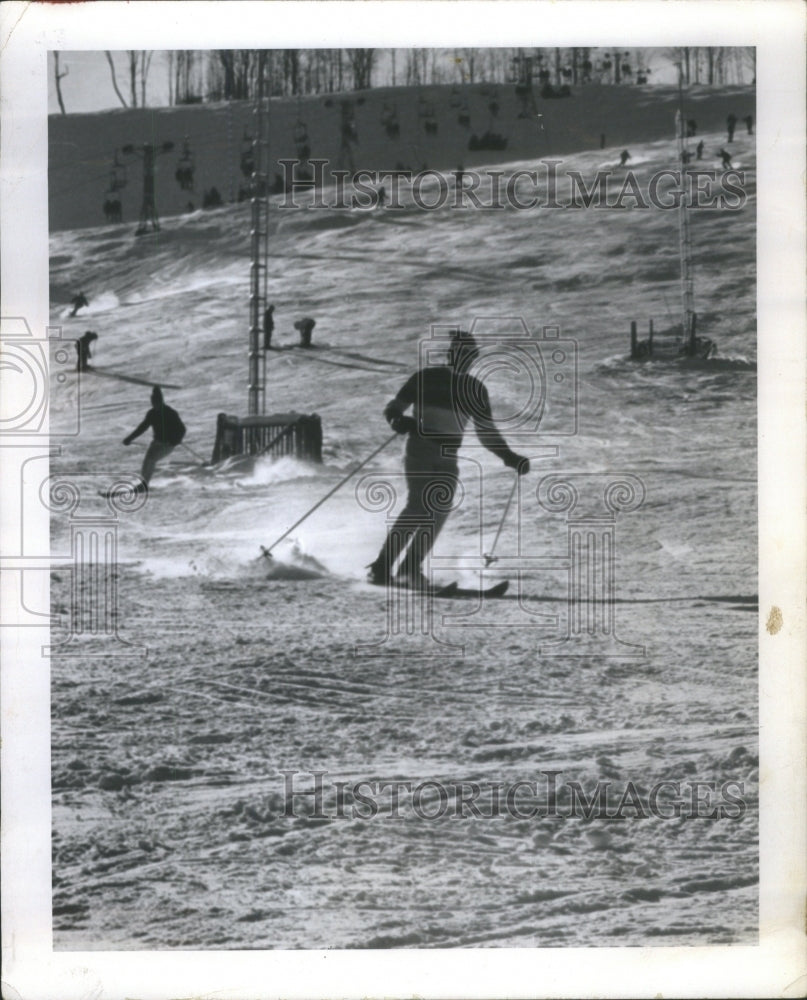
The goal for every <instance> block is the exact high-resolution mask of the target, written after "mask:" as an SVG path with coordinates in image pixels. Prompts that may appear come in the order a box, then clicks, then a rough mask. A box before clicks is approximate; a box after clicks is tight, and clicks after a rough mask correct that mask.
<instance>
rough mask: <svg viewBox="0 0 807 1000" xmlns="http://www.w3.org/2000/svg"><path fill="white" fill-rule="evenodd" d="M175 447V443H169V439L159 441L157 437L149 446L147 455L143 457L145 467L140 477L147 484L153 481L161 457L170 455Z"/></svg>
mask: <svg viewBox="0 0 807 1000" xmlns="http://www.w3.org/2000/svg"><path fill="white" fill-rule="evenodd" d="M174 448H176V445H175V444H168V442H167V441H157V440H156V439H155V440H153V441H152V442H151V444H150V445H149V446H148V451H147V452H146V457H145V458H144V459H143V467H142V468H141V470H140V477H141V478H142V480H143V482H144V483H145V484H146V486H148V484H149V483H150V482H151V477H152V476H153V475H154V467H155V466H156V464H157V463H158V462H159V461H160V459H161V458H165V457H166V455H170V454H171V452H172V451H173V450H174Z"/></svg>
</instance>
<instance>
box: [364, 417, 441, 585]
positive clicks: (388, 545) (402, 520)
mask: <svg viewBox="0 0 807 1000" xmlns="http://www.w3.org/2000/svg"><path fill="white" fill-rule="evenodd" d="M404 471H405V472H406V486H407V497H406V504H405V506H404V508H403V510H402V511H401V512H400V514H399V515H398V517H397V518H396V520H395V523H394V524H393V526H392V527H391V528H390V530H389V532H388V534H387V538H386V541H385V542H384V545H383V546H382V548H381V551H380V552H379V554H378V558H377V559H376V562H375V565H376V566H378V567H380V568H381V569H382V570H383V571H384V572H385V573H388V574H391V573H392V572H393V570H394V569H395V564H396V563H397V562H398V560H399V559H401V565H400V567H399V572H401V573H403V574H406V575H416V574H418V573H419V572H420V567H421V563H422V562H423V560H424V559H425V558H426V556H427V555H428V554H429V552H431V550H432V547H433V546H434V543H435V541H436V540H437V536H438V535H439V534H440V532H441V530H442V528H443V525H444V524H445V523H446V520H447V518H448V515H449V513H450V512H451V508H452V503H453V500H454V494H455V493H456V490H457V459H456V455H455V454H449V455H444V454H443V446H442V444H441V443H439V442H438V441H434V440H431V439H429V438H421V437H418V436H417V435H415V434H410V435H409V439H408V440H407V443H406V455H405V458H404Z"/></svg>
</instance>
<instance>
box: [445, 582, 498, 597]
mask: <svg viewBox="0 0 807 1000" xmlns="http://www.w3.org/2000/svg"><path fill="white" fill-rule="evenodd" d="M509 587H510V581H509V580H500V581H499V583H496V584H494V585H493V586H492V587H485V588H480V587H457V588H456V590H455V591H454V592H453V593H452V594H451V595H450V596H451V597H478V598H490V597H492V598H496V597H504V595H505V594H506V593H507V590H508V588H509Z"/></svg>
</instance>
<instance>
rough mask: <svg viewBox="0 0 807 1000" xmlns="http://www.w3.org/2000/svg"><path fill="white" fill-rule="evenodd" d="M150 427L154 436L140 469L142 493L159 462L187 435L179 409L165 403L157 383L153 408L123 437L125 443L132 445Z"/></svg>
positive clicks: (153, 396)
mask: <svg viewBox="0 0 807 1000" xmlns="http://www.w3.org/2000/svg"><path fill="white" fill-rule="evenodd" d="M149 427H150V428H151V429H152V432H153V434H154V437H153V439H152V441H151V444H150V445H149V446H148V450H147V451H146V457H145V458H144V459H143V466H142V468H141V469H140V476H141V478H142V480H143V485H142V486H140V487H138V492H140V493H143V492H148V485H149V483H150V482H151V477H152V475H153V474H154V467H155V466H156V464H157V462H159V461H160V459H162V458H165V457H166V456H167V455H170V454H171V452H172V451H173V450H174V448H176V446H177V445H178V444H181V443H182V439H183V437H185V425H184V424H183V423H182V420H181V419H180V416H179V414H178V413H177V411H176V410H173V409H171V407H170V406H167V405H166V404H165V402H164V401H163V393H162V389H161V388H160V387H159V386H158V385H155V386H154V388H153V389H152V390H151V409H150V410H149V411H148V413H147V414H146V416H145V417H144V419H143V420H142V421H141V422H140V423H139V424H138V425H137V427H135V429H134V430H133V431H132V433H131V434H130V435H129V436H128V437H125V438H124V439H123V443H124V444H125V445H130V444H131V443H132V441H134V439H135V438H136V437H140V435H141V434H142V433H143V432H144V431H146V430H148V428H149Z"/></svg>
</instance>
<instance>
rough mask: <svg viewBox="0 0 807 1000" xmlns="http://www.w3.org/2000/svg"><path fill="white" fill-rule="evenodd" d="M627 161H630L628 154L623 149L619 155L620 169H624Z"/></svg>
mask: <svg viewBox="0 0 807 1000" xmlns="http://www.w3.org/2000/svg"><path fill="white" fill-rule="evenodd" d="M629 159H630V153H629V152H628V151H627V149H623V150H622V152H621V153H620V154H619V165H620V167H624V166H625V164H626V163H627V162H628V160H629Z"/></svg>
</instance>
